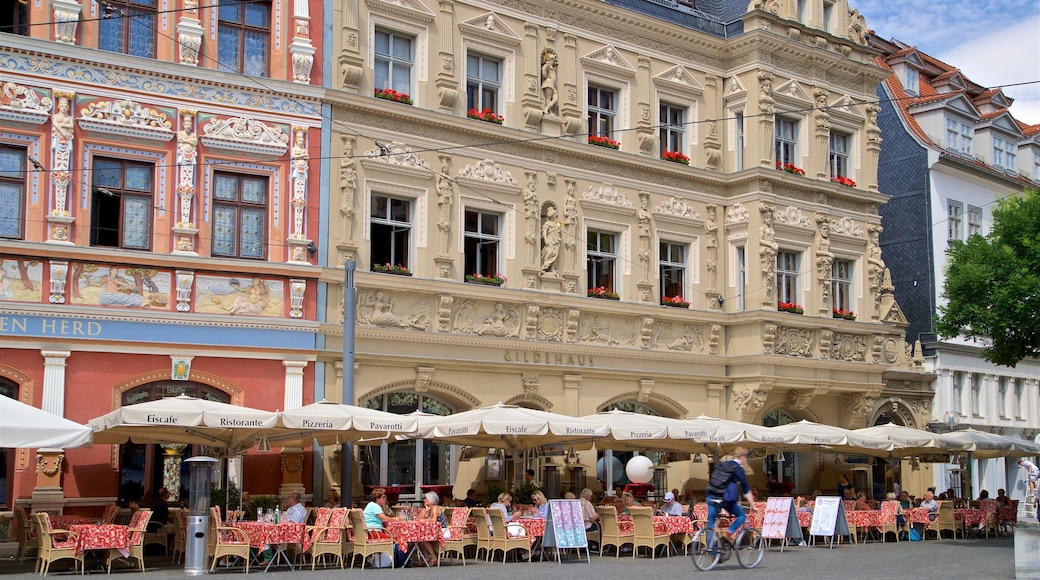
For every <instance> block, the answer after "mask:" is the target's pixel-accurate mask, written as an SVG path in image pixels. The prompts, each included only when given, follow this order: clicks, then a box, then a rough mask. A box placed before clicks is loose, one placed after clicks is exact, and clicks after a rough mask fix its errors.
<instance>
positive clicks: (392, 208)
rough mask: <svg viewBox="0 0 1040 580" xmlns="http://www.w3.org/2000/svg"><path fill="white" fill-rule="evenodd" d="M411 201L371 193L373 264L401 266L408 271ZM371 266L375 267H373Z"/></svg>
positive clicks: (410, 240)
mask: <svg viewBox="0 0 1040 580" xmlns="http://www.w3.org/2000/svg"><path fill="white" fill-rule="evenodd" d="M411 243H412V201H411V200H410V199H404V198H399V197H390V196H388V195H382V194H374V195H373V196H372V264H373V265H375V264H380V265H386V264H389V265H390V266H401V267H403V268H405V269H406V270H411V268H410V267H409V265H408V262H409V260H408V257H409V255H410V253H411ZM373 269H374V268H373Z"/></svg>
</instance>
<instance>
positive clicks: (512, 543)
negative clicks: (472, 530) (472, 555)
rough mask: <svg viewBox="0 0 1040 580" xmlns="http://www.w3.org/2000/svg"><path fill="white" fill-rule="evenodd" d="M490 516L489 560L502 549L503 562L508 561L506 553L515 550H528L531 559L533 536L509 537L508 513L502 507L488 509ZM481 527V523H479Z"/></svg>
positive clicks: (528, 556)
mask: <svg viewBox="0 0 1040 580" xmlns="http://www.w3.org/2000/svg"><path fill="white" fill-rule="evenodd" d="M487 515H488V518H489V519H490V520H491V540H490V542H489V543H488V560H489V561H490V560H491V559H492V558H493V557H494V555H495V553H496V552H498V551H499V550H502V563H503V564H504V563H505V561H506V555H507V554H509V552H512V551H513V550H523V551H525V552H527V559H528V561H530V559H531V538H529V537H527V536H518V537H515V538H510V537H509V530H507V529H506V514H505V512H504V511H502V510H501V509H488V510H487ZM477 526H478V527H477V529H480V528H479V526H480V523H479V522H478V523H477Z"/></svg>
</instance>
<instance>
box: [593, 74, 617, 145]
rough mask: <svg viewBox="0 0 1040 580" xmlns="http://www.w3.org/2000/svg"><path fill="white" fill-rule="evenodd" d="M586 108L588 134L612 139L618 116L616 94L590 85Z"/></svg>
mask: <svg viewBox="0 0 1040 580" xmlns="http://www.w3.org/2000/svg"><path fill="white" fill-rule="evenodd" d="M588 107H589V114H588V121H589V134H590V135H595V136H597V137H606V138H608V139H613V138H614V130H615V128H616V123H617V115H618V92H617V91H616V90H614V89H610V88H607V87H601V86H597V85H593V84H590V85H589V94H588Z"/></svg>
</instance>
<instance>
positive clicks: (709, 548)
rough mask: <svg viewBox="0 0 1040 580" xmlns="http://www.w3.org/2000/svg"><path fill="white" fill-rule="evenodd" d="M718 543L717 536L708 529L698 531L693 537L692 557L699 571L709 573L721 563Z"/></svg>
mask: <svg viewBox="0 0 1040 580" xmlns="http://www.w3.org/2000/svg"><path fill="white" fill-rule="evenodd" d="M716 543H717V540H716V539H715V534H714V533H713V532H712V531H711V530H709V529H708V528H704V529H702V530H700V531H698V532H697V533H696V534H695V535H694V536H693V545H692V546H691V547H690V557H691V558H693V565H694V566H696V567H697V569H698V570H703V571H708V570H711V569H712V568H714V567H715V565H716V564H718V563H719V555H720V552H719V550H718V549H717V548H718V546H717V545H716Z"/></svg>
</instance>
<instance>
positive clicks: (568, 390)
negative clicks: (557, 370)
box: [563, 374, 581, 417]
mask: <svg viewBox="0 0 1040 580" xmlns="http://www.w3.org/2000/svg"><path fill="white" fill-rule="evenodd" d="M580 389H581V375H577V374H575V375H563V405H564V407H563V413H564V414H565V415H571V416H575V417H576V416H578V394H579V390H580Z"/></svg>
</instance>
